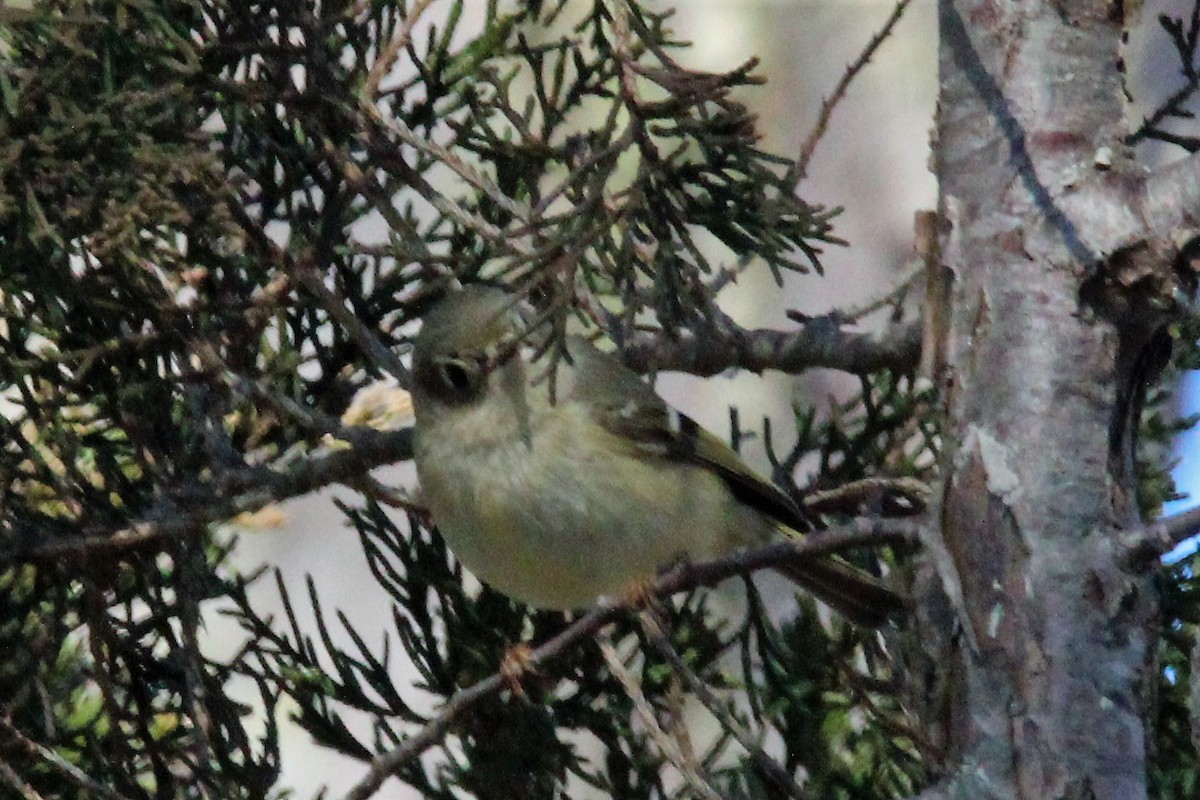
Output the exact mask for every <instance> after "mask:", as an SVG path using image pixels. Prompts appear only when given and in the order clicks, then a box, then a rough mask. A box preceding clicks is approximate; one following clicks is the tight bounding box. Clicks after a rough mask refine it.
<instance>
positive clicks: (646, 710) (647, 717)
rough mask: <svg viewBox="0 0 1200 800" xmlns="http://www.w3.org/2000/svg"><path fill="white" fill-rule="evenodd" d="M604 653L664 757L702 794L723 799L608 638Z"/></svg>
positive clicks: (604, 644)
mask: <svg viewBox="0 0 1200 800" xmlns="http://www.w3.org/2000/svg"><path fill="white" fill-rule="evenodd" d="M600 654H601V655H602V656H604V661H605V663H607V664H608V670H609V672H611V673H612V674H613V677H615V678H616V679H617V681H618V682H620V684H621V688H623V689H624V690H625V695H626V696H627V697H628V698H629V699H630V700H631V701H632V702H633V708H634V711H636V712H637V715H638V716H639V717H640V718H641V720H642V722H643V724H644V725H645V726H646V732H647V733H648V734H649V735H650V740H651V741H653V742H654V744H655V746H657V747H658V750H659V752H660V753H662V755H663V757H664V758H666V759H667V760H668V761H670V762H671V763H672V764H673V765H674V766H675V768H676V769H677V770H679V774H680V775H681V776H682V777H683V780H684V782H685V783H687V785H688V786H690V787H691V788H692V790H693V791H694V792H695V793H696V794H697V795H698V796H700V797H704V798H708V800H723V798H722V796H721V794H720V793H719V792H718V791H717V790H716V789H714V788H713V786H712V783H711V781H710V780H709V779H708V778H707V777H705V775H704V774H703V773H702V772H701V769H702V768H701V766H700V765H699V764H697V763H695V761H694V760H690V759H688V758H687V756H686V755H685V754H684V752H683V749H682V747H681V746H680V744H679V743H678V742H677V741H675V740H673V739H672V738H671V736H670V734H668V733H667V732H666V731H665V730H664V729H663V726H662V725H661V724H660V723H659V721H658V716H657V714H656V713H655V711H654V707H653V706H652V705H651V704H650V701H649V700H648V699H646V695H645V693H644V692H643V691H642V689H641V687H640V686H638V682H637V680H636V679H634V677H633V675H631V674H630V672H629V670H628V669H626V668H625V665H624V664H623V663H622V662H621V657H620V656H618V655H617V651H616V650H614V649H613V646H612V644H611V643H609V642H607V641H602V642H600Z"/></svg>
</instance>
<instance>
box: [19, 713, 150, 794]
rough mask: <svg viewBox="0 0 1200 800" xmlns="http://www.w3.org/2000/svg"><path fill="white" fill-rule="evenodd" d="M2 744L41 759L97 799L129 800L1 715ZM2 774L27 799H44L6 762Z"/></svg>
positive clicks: (51, 768)
mask: <svg viewBox="0 0 1200 800" xmlns="http://www.w3.org/2000/svg"><path fill="white" fill-rule="evenodd" d="M0 741H4V742H5V743H6V747H7V748H13V747H15V748H18V749H20V750H23V751H25V753H27V754H28V755H29V756H30V757H31V758H36V759H38V760H40V761H41V762H42V763H43V764H44V765H45V766H46V767H47V768H49V769H50V770H52V771H53V772H54V773H56V774H57V775H59V776H60V777H62V778H64V779H65V780H66V781H68V782H69V783H71V784H72V785H74V786H77V787H79V788H80V789H83V790H84V791H87V792H90V793H91V794H93V795H95V796H96V797H99V798H102V800H126V797H125V795H123V794H121V793H120V792H117V791H116V790H115V789H110V788H108V787H107V786H104V785H103V784H101V783H100V782H99V781H97V780H95V779H94V778H92V776H90V775H88V774H87V773H86V772H84V771H83V770H81V769H79V767H77V766H75V765H74V764H72V763H71V762H69V761H67V760H66V759H65V758H63V757H62V756H60V755H59V754H58V753H56V752H54V751H53V750H52V749H50V748H49V747H46V746H45V745H43V744H40V743H38V742H35V741H33V740H32V739H30V738H29V737H27V736H26V735H25V734H23V733H22V732H21V731H20V730H19V729H18V728H17V726H15V725H13V724H12V721H11V720H9V719H8V718H7V717H4V716H0ZM10 771H11V772H12V774H11V775H10V774H9V773H10ZM0 773H2V774H3V777H4V779H5V781H7V782H8V783H9V784H10V785H11V786H13V787H14V788H18V789H21V790H22V791H24V792H27V793H26V794H24V795H23V796H24V797H26V798H31V800H32V799H33V798H40V795H38V794H37V792H35V791H33V788H32V787H30V786H29V785H28V784H26V783H24V782H23V781H21V779H20V777H19V775H18V774H17V773H16V771H15V770H12V767H11V766H10V765H8V764H6V763H4V762H2V761H0Z"/></svg>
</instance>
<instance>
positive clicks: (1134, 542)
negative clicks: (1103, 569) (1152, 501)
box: [1119, 507, 1200, 569]
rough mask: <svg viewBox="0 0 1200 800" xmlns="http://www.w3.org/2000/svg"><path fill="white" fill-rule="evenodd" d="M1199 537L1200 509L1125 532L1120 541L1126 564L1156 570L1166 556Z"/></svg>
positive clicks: (1136, 567)
mask: <svg viewBox="0 0 1200 800" xmlns="http://www.w3.org/2000/svg"><path fill="white" fill-rule="evenodd" d="M1197 534H1200V507H1197V508H1193V509H1190V510H1188V511H1184V512H1183V513H1181V514H1174V515H1172V516H1170V517H1165V518H1163V519H1159V520H1155V521H1154V522H1151V523H1149V524H1147V525H1143V526H1141V527H1140V528H1133V529H1132V530H1127V531H1122V532H1121V533H1120V534H1119V537H1120V547H1121V549H1122V550H1123V551H1124V558H1123V561H1124V563H1125V564H1127V565H1129V566H1130V567H1133V568H1135V569H1153V568H1155V567H1156V566H1157V565H1158V559H1159V558H1160V557H1161V556H1162V555H1163V554H1164V553H1169V552H1170V551H1171V550H1173V549H1174V548H1175V547H1176V546H1177V545H1179V544H1180V543H1182V542H1183V541H1184V540H1185V539H1190V538H1191V537H1193V536H1195V535H1197Z"/></svg>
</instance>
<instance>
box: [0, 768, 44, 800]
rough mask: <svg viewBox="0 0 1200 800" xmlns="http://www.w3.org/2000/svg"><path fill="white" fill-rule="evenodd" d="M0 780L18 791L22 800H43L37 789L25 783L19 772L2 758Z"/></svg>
mask: <svg viewBox="0 0 1200 800" xmlns="http://www.w3.org/2000/svg"><path fill="white" fill-rule="evenodd" d="M0 780H3V782H4V783H6V784H8V785H9V786H11V787H12V788H13V789H16V790H17V791H18V792H20V793H21V798H22V800H44V798H43V797H42V796H41V795H40V794H38V793H37V790H36V789H34V788H33V787H32V786H30V785H29V784H28V783H26V782H25V781H24V779H22V778H21V775H20V773H18V772H17V771H16V770H15V769H13V767H12V765H11V764H9V763H8V762H7V761H4V760H3V759H0Z"/></svg>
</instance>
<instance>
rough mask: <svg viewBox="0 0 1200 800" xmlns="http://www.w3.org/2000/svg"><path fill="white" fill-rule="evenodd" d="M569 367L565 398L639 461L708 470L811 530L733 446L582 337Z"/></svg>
mask: <svg viewBox="0 0 1200 800" xmlns="http://www.w3.org/2000/svg"><path fill="white" fill-rule="evenodd" d="M568 356H569V358H570V359H571V361H572V362H573V364H574V366H575V367H576V368H575V369H571V370H570V371H569V373H570V379H569V381H567V382H566V383H567V385H565V386H564V387H563V389H564V390H565V399H567V400H569V401H571V402H578V403H583V404H585V405H587V406H588V407H589V408H590V409H591V412H592V414H593V416H594V418H595V419H596V421H597V422H598V423H599V424H600V425H602V426H603V427H604V428H606V429H607V430H608V431H609V432H611V433H613V434H614V435H616V436H617V437H618V438H620V439H621V440H622V441H623V442H626V443H628V445H629V447H630V451H631V453H632V454H634V455H636V456H638V457H640V458H662V459H669V460H672V461H679V462H684V463H693V464H696V465H698V466H703V467H706V468H708V469H710V470H712V471H713V472H714V473H715V474H717V475H718V476H720V477H721V478H722V479H723V480H724V481H725V483H726V484H727V485H728V486H729V488H730V490H731V491H732V492H733V493H734V496H736V497H737V498H738V499H739V500H741V501H742V502H743V503H745V504H746V505H748V506H751V507H753V508H756V509H758V510H759V511H761V512H763V513H764V514H767V515H768V516H770V517H772V518H774V519H777V520H779V521H780V522H782V523H783V524H784V525H787V526H788V527H790V528H793V529H795V530H798V531H806V530H810V529H811V527H812V525H811V523H810V522H808V521H807V520H806V519H805V517H804V515H803V513H802V512H801V511H800V509H799V507H798V506H797V505H796V504H795V503H793V502H792V500H791V498H789V497H788V496H787V495H786V494H784V493H783V491H782V490H781V489H779V488H778V487H777V486H775V485H774V484H772V483H771V482H769V481H766V480H764V479H763V478H761V477H760V476H759V475H758V474H757V473H755V472H754V471H753V470H752V469H750V467H748V466H747V465H746V463H745V462H744V461H742V459H741V458H740V457H739V456H738V454H737V453H735V452H734V451H733V448H731V447H730V446H729V445H727V444H725V442H723V441H721V440H720V439H719V438H717V437H716V436H714V435H713V434H711V433H709V432H708V431H706V430H705V429H704V428H702V427H700V425H699V424H698V423H696V422H695V421H694V420H692V419H691V418H690V417H688V416H686V415H685V414H681V413H680V412H678V411H676V410H675V409H673V408H671V407H670V406H668V405H667V404H666V402H664V401H663V399H662V398H661V397H659V396H658V395H657V394H656V393H655V392H654V389H653V388H651V387H650V385H649V384H647V383H645V382H644V381H643V380H642V379H641V378H639V377H638V376H637V374H636V373H634V372H633V371H632V370H630V369H629V368H628V367H626V366H625V365H624V364H622V363H621V362H620V361H618V360H617V359H616V358H614V357H613V356H611V355H609V354H607V353H604V352H602V351H600V350H597V349H596V348H595V347H594V346H593V345H592V344H591V343H590V342H588V341H586V340H584V339H578V338H571V339H569V340H568Z"/></svg>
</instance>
